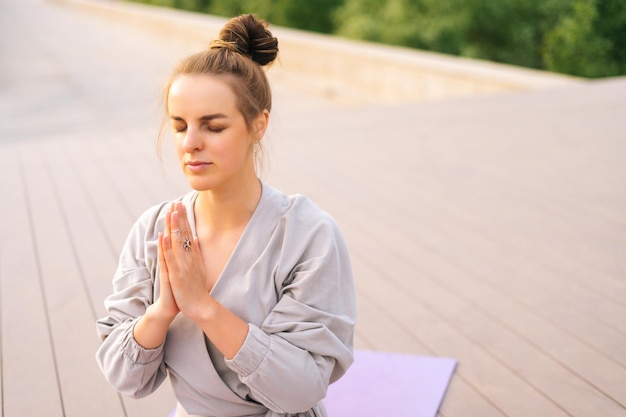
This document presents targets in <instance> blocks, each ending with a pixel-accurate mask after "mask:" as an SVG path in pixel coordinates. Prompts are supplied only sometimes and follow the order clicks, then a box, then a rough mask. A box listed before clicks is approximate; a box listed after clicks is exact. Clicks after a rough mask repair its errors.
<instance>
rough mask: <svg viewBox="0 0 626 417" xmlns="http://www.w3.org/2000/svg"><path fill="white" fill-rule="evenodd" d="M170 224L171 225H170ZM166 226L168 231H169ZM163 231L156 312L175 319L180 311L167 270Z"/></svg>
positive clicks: (160, 242) (161, 234)
mask: <svg viewBox="0 0 626 417" xmlns="http://www.w3.org/2000/svg"><path fill="white" fill-rule="evenodd" d="M168 226H169V225H168ZM167 229H168V227H167V226H166V233H169V230H167ZM163 237H164V235H163V233H159V271H160V274H159V287H160V292H159V298H158V299H157V300H156V301H155V303H154V308H155V310H157V311H155V313H157V312H158V314H159V315H162V316H163V317H164V318H171V320H174V318H175V317H176V315H177V314H178V313H179V312H180V309H179V308H178V305H177V304H176V300H175V299H174V294H173V293H172V287H171V285H170V278H169V272H168V270H167V263H166V262H165V257H164V255H163Z"/></svg>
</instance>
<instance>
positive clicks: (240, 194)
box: [194, 176, 262, 232]
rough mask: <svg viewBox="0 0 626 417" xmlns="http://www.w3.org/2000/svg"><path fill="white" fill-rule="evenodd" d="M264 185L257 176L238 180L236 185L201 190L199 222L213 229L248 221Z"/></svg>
mask: <svg viewBox="0 0 626 417" xmlns="http://www.w3.org/2000/svg"><path fill="white" fill-rule="evenodd" d="M261 192H262V186H261V183H260V181H259V180H258V179H257V178H256V176H255V177H254V178H252V177H251V178H249V179H247V180H245V181H242V182H238V183H237V184H236V186H231V187H227V188H226V187H225V188H223V189H219V190H217V189H216V190H207V191H201V192H200V193H199V194H198V198H197V199H196V203H195V207H194V214H195V217H196V222H197V223H202V224H204V225H206V226H208V227H209V228H210V229H211V230H213V231H214V232H215V231H219V230H229V229H234V228H238V227H240V226H242V225H244V224H247V223H248V220H250V217H252V214H253V213H254V210H255V209H256V206H257V204H258V203H259V200H260V198H261Z"/></svg>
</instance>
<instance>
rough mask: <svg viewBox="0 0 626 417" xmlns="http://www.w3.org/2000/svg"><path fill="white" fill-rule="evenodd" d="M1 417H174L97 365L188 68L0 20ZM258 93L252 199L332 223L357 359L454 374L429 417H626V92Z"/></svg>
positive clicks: (67, 27)
mask: <svg viewBox="0 0 626 417" xmlns="http://www.w3.org/2000/svg"><path fill="white" fill-rule="evenodd" d="M0 28H1V29H0V30H1V31H2V35H1V36H0V57H1V58H0V59H1V60H2V61H1V62H2V64H1V65H0V110H1V111H0V156H1V163H0V198H1V201H2V204H0V219H1V220H0V221H1V223H2V227H1V229H0V332H1V333H0V340H1V345H2V346H1V347H2V349H1V351H0V352H1V356H0V367H1V371H2V372H1V374H2V378H1V380H0V388H1V390H0V393H1V398H0V399H1V404H2V406H1V408H0V412H1V415H2V416H3V417H22V416H46V417H56V416H66V417H74V416H76V417H84V416H94V417H100V416H102V417H104V416H107V417H113V416H127V417H143V416H166V415H167V413H168V412H169V411H170V410H171V408H172V406H173V404H174V399H173V396H172V394H171V391H170V388H169V386H168V384H164V386H163V387H162V388H161V389H160V390H159V391H158V392H157V393H156V394H155V395H154V396H152V397H150V398H148V399H144V400H139V401H136V400H129V399H126V398H121V397H120V396H118V395H117V394H116V393H115V392H114V391H113V390H112V389H111V388H110V387H109V386H108V384H107V383H106V382H105V381H104V379H103V377H102V376H101V374H100V371H99V370H98V368H97V365H96V362H95V360H94V353H95V350H96V348H97V346H98V344H99V341H98V339H97V337H96V332H95V325H94V321H95V319H96V317H98V316H100V315H101V314H102V313H103V305H102V301H103V299H104V297H105V296H106V295H107V294H108V293H109V292H110V281H111V276H112V274H113V271H114V268H115V266H116V259H117V256H118V252H119V250H120V247H121V245H122V243H123V241H124V238H125V236H126V233H127V231H128V229H129V227H130V225H131V224H132V222H133V221H134V220H135V219H136V217H137V216H138V215H139V214H140V213H141V212H142V211H143V210H144V209H145V208H147V207H148V206H150V205H152V204H155V203H157V202H160V201H162V200H164V199H168V198H172V197H175V196H177V195H179V194H182V193H183V192H185V191H186V190H187V186H186V183H185V181H184V178H182V176H181V175H180V174H179V173H178V168H177V167H176V164H175V162H174V161H173V158H172V157H171V156H170V155H171V153H170V149H169V148H168V146H164V149H163V154H164V155H165V156H164V161H163V162H159V160H158V158H157V156H156V152H155V137H156V132H157V129H158V124H159V118H160V114H159V110H158V103H157V99H158V92H159V89H160V87H161V85H162V81H163V79H164V78H165V77H166V75H167V73H168V71H169V69H170V67H171V64H172V63H173V62H175V61H176V60H177V59H178V58H180V57H182V56H183V55H185V54H187V53H188V52H190V51H192V50H196V49H197V45H190V44H189V43H182V42H181V41H180V40H177V39H176V38H175V37H173V36H170V35H168V36H156V35H154V34H153V33H148V32H146V31H142V29H141V28H138V27H135V26H132V25H129V24H128V23H124V22H118V21H115V20H112V19H110V18H106V17H102V16H98V15H94V14H90V13H86V12H84V11H80V10H77V9H75V8H72V7H64V6H60V5H58V4H56V3H54V2H46V1H42V0H23V1H19V2H18V1H12V0H0ZM279 81H280V80H278V81H277V82H276V83H275V84H274V90H275V109H274V111H273V121H272V127H271V131H270V134H269V137H268V138H266V139H267V140H268V142H269V145H270V146H269V148H268V149H269V152H268V153H269V155H270V158H269V162H268V164H267V166H266V175H265V178H266V181H268V182H269V183H271V184H273V185H274V186H276V187H277V188H281V189H283V190H284V191H286V192H289V193H291V192H301V193H304V194H307V195H309V196H310V197H311V198H313V199H314V200H315V201H316V202H317V203H318V204H319V205H320V206H322V207H323V208H324V209H326V210H327V211H328V212H330V213H331V214H332V215H333V216H334V217H335V218H336V219H337V220H338V222H339V223H340V225H341V227H342V229H343V231H344V233H345V235H346V237H347V239H348V243H349V246H350V250H351V253H352V257H353V264H354V268H355V272H356V280H357V287H358V301H359V315H360V317H359V324H358V329H357V338H356V343H357V347H358V348H363V349H373V350H385V351H395V352H406V353H413V354H423V355H435V356H446V357H454V358H457V359H458V361H459V366H458V368H457V370H456V373H455V375H454V377H453V380H452V383H451V386H450V388H449V391H448V393H447V395H446V397H445V400H444V403H443V405H442V408H441V411H440V416H445V417H467V416H480V417H492V416H493V417H503V416H507V417H508V416H510V417H514V416H519V417H528V416H550V417H558V416H586V417H600V416H602V417H618V416H626V214H625V213H626V163H625V162H624V161H626V133H624V132H626V117H624V115H626V79H615V80H609V81H602V82H596V83H589V84H587V85H582V86H580V87H571V88H566V89H558V90H551V91H544V92H533V93H515V94H504V95H494V96H488V97H479V98H470V99H463V100H449V101H440V102H429V103H409V104H398V105H384V106H383V105H378V106H376V105H367V106H365V105H362V106H352V107H349V106H345V105H342V104H340V103H338V102H335V101H332V100H329V99H327V98H324V97H321V96H314V95H311V94H310V93H309V92H306V91H308V90H307V89H302V90H298V89H295V88H294V86H293V85H287V84H281V83H280V82H279Z"/></svg>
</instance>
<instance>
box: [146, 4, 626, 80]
mask: <svg viewBox="0 0 626 417" xmlns="http://www.w3.org/2000/svg"><path fill="white" fill-rule="evenodd" d="M136 1H143V2H145V3H153V4H159V5H162V6H170V7H178V8H183V9H187V10H195V11H200V12H205V13H211V14H217V15H221V16H235V15H238V14H241V13H255V14H257V15H258V16H259V17H262V18H264V19H267V20H268V21H270V22H271V23H272V24H274V25H278V26H287V27H293V28H299V29H304V30H311V31H316V32H323V33H332V34H337V35H340V36H344V37H349V38H354V39H363V40H368V41H374V42H381V43H386V44H392V45H400V46H406V47H412V48H419V49H424V50H431V51H437V52H443V53H448V54H455V55H462V56H467V57H473V58H479V59H487V60H491V61H497V62H504V63H509V64H513V65H520V66H525V67H530V68H538V69H546V70H550V71H555V72H561V73H565V74H571V75H577V76H583V77H591V78H597V77H607V76H614V75H624V74H626V1H624V0H264V1H263V0H136Z"/></svg>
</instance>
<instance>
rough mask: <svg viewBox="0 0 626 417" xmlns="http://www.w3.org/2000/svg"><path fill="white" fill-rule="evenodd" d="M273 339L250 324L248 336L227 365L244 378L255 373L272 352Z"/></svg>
mask: <svg viewBox="0 0 626 417" xmlns="http://www.w3.org/2000/svg"><path fill="white" fill-rule="evenodd" d="M270 344H271V338H270V337H269V335H267V334H266V333H265V332H264V331H263V330H261V329H259V328H258V327H256V326H254V325H252V324H248V335H247V336H246V339H245V340H244V342H243V345H242V346H241V348H240V349H239V351H238V352H237V354H236V355H235V356H234V357H233V358H232V359H225V362H226V365H227V366H228V367H229V368H230V369H232V370H233V371H235V372H237V374H239V375H240V376H242V377H247V376H249V375H250V374H252V373H254V372H255V371H256V370H257V369H258V368H259V367H260V366H261V365H262V364H263V362H264V361H265V358H266V357H267V355H268V352H269V351H270Z"/></svg>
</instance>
